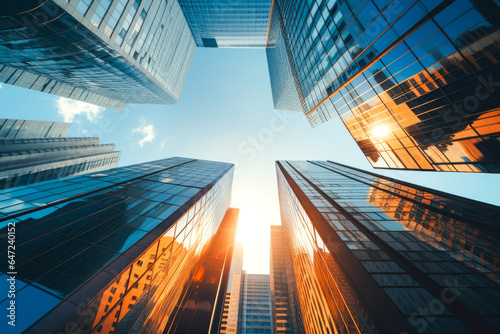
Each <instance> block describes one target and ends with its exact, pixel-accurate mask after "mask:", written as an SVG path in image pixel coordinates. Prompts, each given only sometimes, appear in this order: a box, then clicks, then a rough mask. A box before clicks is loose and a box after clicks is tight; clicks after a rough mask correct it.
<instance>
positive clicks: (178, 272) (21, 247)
mask: <svg viewBox="0 0 500 334" xmlns="http://www.w3.org/2000/svg"><path fill="white" fill-rule="evenodd" d="M233 171H234V165H232V164H227V163H220V162H212V161H204V160H196V159H188V158H170V159H164V160H158V161H153V162H148V163H142V164H137V165H132V166H126V167H120V168H115V169H111V170H108V171H105V172H98V173H92V174H88V175H85V176H78V177H73V178H64V179H60V180H54V181H47V182H43V183H38V184H33V185H29V186H24V187H18V188H16V189H12V190H3V191H0V199H1V202H0V214H1V216H0V222H1V223H2V225H1V226H2V229H1V230H0V234H1V238H0V240H2V245H3V246H5V247H2V252H4V255H5V257H7V245H6V244H5V242H4V240H7V236H8V235H9V237H8V240H13V243H14V244H15V246H16V248H15V256H14V257H9V259H10V261H9V263H8V262H7V261H2V262H1V263H0V270H1V272H2V273H3V274H4V275H1V279H2V280H3V281H5V279H6V278H7V277H8V276H9V275H14V276H15V278H16V297H15V305H16V312H17V313H16V328H15V329H16V330H18V331H25V330H26V331H27V333H49V332H53V333H56V332H57V333H60V332H63V333H75V332H79V333H110V332H130V331H131V332H134V333H145V332H148V333H150V332H155V333H158V332H162V331H164V330H166V332H173V331H172V329H169V328H174V329H175V328H178V326H177V325H178V324H179V322H177V321H178V319H179V318H176V315H179V316H180V317H181V318H180V319H185V318H183V317H184V315H185V314H186V312H187V309H189V306H194V307H193V308H192V310H193V311H195V312H196V314H198V315H200V316H202V317H204V319H205V320H206V317H208V318H209V319H210V318H211V317H212V316H213V314H215V312H217V310H216V309H214V308H213V306H214V305H216V304H217V303H216V301H215V300H213V299H212V300H208V299H203V298H205V297H206V298H209V297H210V296H211V297H210V298H214V297H216V294H214V293H213V291H214V286H213V284H221V285H222V286H224V285H225V284H226V282H227V275H228V270H226V269H224V270H222V268H223V267H222V266H224V268H228V263H227V259H226V257H225V256H223V255H222V253H224V254H226V253H229V247H231V246H230V245H231V244H232V243H233V242H234V229H235V228H236V219H235V217H236V216H237V215H235V214H232V213H230V212H228V214H227V215H226V218H227V219H226V220H225V221H224V222H222V223H221V221H223V217H224V215H225V214H226V211H227V209H228V206H229V202H230V198H231V185H232V177H233ZM14 229H15V237H14V239H12V237H10V235H13V232H12V231H13V230H14ZM9 255H10V254H9ZM221 274H222V275H223V276H224V277H223V278H221ZM224 280H225V281H224ZM193 282H196V285H198V286H199V285H200V284H207V285H205V287H207V288H208V290H210V291H211V292H210V296H207V295H204V296H199V297H200V298H198V299H196V300H192V299H190V298H189V296H192V294H191V293H190V292H192V291H193V284H192V283H193ZM215 282H217V283H215ZM186 298H187V299H186ZM10 300H11V298H10V297H8V298H7V297H6V298H5V299H4V300H2V301H1V303H0V305H1V307H2V310H3V311H2V314H4V315H3V317H4V318H5V312H9V310H7V307H8V305H10V304H11V301H10ZM219 300H220V299H219ZM200 303H201V305H200ZM208 304H210V305H211V306H212V308H211V309H208V308H207V305H208ZM221 308H222V303H220V309H221ZM180 309H181V310H182V312H178V310H180ZM174 311H176V312H175V314H174ZM219 311H220V310H219ZM210 314H212V315H210ZM219 314H220V313H219ZM169 320H171V321H169ZM205 320H204V323H205V324H206V323H207V322H206V321H205ZM171 323H175V324H177V325H176V326H174V327H169V328H166V326H167V324H171ZM181 323H182V322H181ZM0 326H3V327H1V329H0V331H1V332H2V333H3V332H6V331H7V329H6V328H5V327H4V326H8V325H7V322H6V321H3V322H1V324H0Z"/></svg>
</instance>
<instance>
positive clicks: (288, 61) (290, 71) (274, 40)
mask: <svg viewBox="0 0 500 334" xmlns="http://www.w3.org/2000/svg"><path fill="white" fill-rule="evenodd" d="M266 56H267V66H268V68H269V77H270V79H271V83H272V84H271V90H272V95H273V103H274V108H275V109H279V110H292V111H302V112H305V111H306V106H305V104H304V96H303V95H302V90H301V89H300V84H299V79H298V75H297V71H296V68H295V65H294V63H293V57H292V54H291V50H290V42H289V41H288V40H287V35H286V33H285V32H284V30H283V19H282V17H281V15H280V12H279V11H278V10H273V11H272V15H271V22H270V23H269V35H268V39H267V44H266Z"/></svg>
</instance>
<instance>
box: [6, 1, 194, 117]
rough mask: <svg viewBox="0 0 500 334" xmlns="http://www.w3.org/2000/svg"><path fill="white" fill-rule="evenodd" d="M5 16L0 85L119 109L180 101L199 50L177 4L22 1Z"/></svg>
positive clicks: (9, 4) (13, 4) (8, 5)
mask: <svg viewBox="0 0 500 334" xmlns="http://www.w3.org/2000/svg"><path fill="white" fill-rule="evenodd" d="M0 16H2V20H1V22H0V82H2V83H8V84H11V85H16V86H20V87H25V88H29V89H33V90H37V91H42V92H46V93H50V94H55V95H59V96H63V97H69V98H72V99H75V100H80V101H85V102H88V103H92V104H96V105H100V106H103V107H106V108H111V109H115V110H123V108H124V107H125V105H126V104H128V103H137V104H171V103H175V102H177V101H178V99H179V96H180V93H181V90H182V86H183V84H184V80H185V78H186V74H187V71H188V69H189V65H190V63H191V59H192V57H193V54H194V50H195V47H196V45H195V43H194V40H193V37H192V35H191V32H190V30H189V27H188V25H187V22H186V20H185V19H184V16H183V15H182V11H181V8H180V6H179V3H178V2H177V1H162V0H142V1H141V0H71V1H66V0H49V1H43V2H41V3H38V2H33V1H31V0H19V1H14V2H7V3H4V4H2V7H1V9H0Z"/></svg>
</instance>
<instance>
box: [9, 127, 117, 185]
mask: <svg viewBox="0 0 500 334" xmlns="http://www.w3.org/2000/svg"><path fill="white" fill-rule="evenodd" d="M70 125H71V124H70V123H63V122H45V121H26V120H18V119H0V189H7V188H12V187H16V186H24V185H27V184H32V183H36V182H41V181H48V180H53V179H57V178H61V177H65V176H75V175H82V174H85V173H90V172H97V171H102V170H106V169H109V168H114V167H116V166H117V165H118V160H119V159H120V152H116V151H115V150H114V149H115V145H114V144H104V145H103V144H99V141H100V140H99V138H97V137H65V136H66V133H67V132H68V130H69V127H70Z"/></svg>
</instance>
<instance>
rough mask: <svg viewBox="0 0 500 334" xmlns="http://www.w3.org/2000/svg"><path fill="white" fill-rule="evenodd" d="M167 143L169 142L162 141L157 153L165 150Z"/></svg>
mask: <svg viewBox="0 0 500 334" xmlns="http://www.w3.org/2000/svg"><path fill="white" fill-rule="evenodd" d="M166 143H167V140H166V139H165V140H164V141H162V142H161V143H160V146H159V147H158V149H157V150H156V152H160V151H161V150H163V148H164V147H165V144H166Z"/></svg>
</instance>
